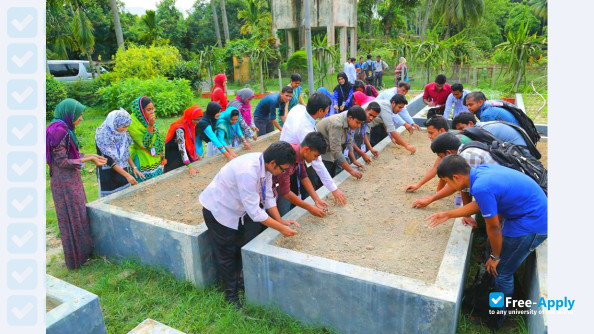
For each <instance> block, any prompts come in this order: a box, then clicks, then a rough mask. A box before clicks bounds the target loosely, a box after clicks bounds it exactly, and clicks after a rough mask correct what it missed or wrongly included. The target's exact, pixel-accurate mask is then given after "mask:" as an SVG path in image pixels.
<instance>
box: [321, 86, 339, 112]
mask: <svg viewBox="0 0 594 334" xmlns="http://www.w3.org/2000/svg"><path fill="white" fill-rule="evenodd" d="M316 92H318V93H322V94H324V95H326V96H328V98H329V99H330V101H332V103H331V104H330V109H329V111H328V113H326V116H324V117H328V116H332V115H335V114H337V113H338V110H337V109H338V108H334V106H335V104H334V100H333V99H334V95H332V94H331V93H330V92H329V91H328V89H327V88H326V87H320V88H318V90H317V91H316Z"/></svg>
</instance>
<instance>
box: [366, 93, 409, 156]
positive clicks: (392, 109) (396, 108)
mask: <svg viewBox="0 0 594 334" xmlns="http://www.w3.org/2000/svg"><path fill="white" fill-rule="evenodd" d="M372 102H375V103H377V104H379V106H380V108H381V112H380V114H379V117H377V118H375V119H374V120H373V121H372V122H371V123H369V125H368V127H367V133H368V134H369V135H370V144H371V145H373V146H375V145H376V144H377V143H379V142H380V141H381V140H383V139H384V138H385V137H378V135H376V134H377V133H378V132H377V131H376V132H372V128H375V127H381V129H380V130H383V127H384V126H385V131H387V133H388V134H389V135H390V139H391V140H392V142H393V143H394V144H398V145H401V146H402V147H404V148H405V149H406V150H408V151H409V152H410V153H411V154H414V153H415V152H416V148H415V147H414V146H412V145H410V144H409V143H407V142H406V141H405V140H404V139H403V138H402V136H400V134H399V133H398V131H396V130H397V127H396V124H395V123H394V118H393V116H394V115H397V114H398V113H400V112H401V110H402V109H403V108H404V106H405V105H407V104H408V101H406V98H405V97H404V95H402V94H396V95H394V96H393V97H392V99H391V100H390V101H386V100H374V101H372ZM372 102H370V103H372ZM368 106H369V104H364V105H363V108H367V107H368ZM413 123H414V122H413Z"/></svg>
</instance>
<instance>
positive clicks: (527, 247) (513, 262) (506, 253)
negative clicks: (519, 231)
mask: <svg viewBox="0 0 594 334" xmlns="http://www.w3.org/2000/svg"><path fill="white" fill-rule="evenodd" d="M546 239H547V235H546V234H528V235H524V236H521V237H515V238H512V237H503V244H502V248H501V254H500V257H501V260H500V261H499V264H498V265H497V277H495V291H496V292H503V294H504V295H505V297H506V298H507V297H512V296H513V294H514V273H515V272H516V270H518V268H519V267H520V265H521V264H522V262H524V260H526V258H527V257H528V255H530V253H532V252H533V251H534V250H535V249H536V247H538V246H539V245H540V244H541V243H542V242H543V241H545V240H546Z"/></svg>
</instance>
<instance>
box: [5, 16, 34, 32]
mask: <svg viewBox="0 0 594 334" xmlns="http://www.w3.org/2000/svg"><path fill="white" fill-rule="evenodd" d="M32 21H33V16H31V15H27V16H26V17H25V18H24V19H23V20H22V21H19V20H17V19H14V20H12V21H11V22H10V23H12V25H13V26H14V27H15V28H16V29H17V30H18V31H23V30H24V29H25V28H27V26H28V25H29V23H31V22H32Z"/></svg>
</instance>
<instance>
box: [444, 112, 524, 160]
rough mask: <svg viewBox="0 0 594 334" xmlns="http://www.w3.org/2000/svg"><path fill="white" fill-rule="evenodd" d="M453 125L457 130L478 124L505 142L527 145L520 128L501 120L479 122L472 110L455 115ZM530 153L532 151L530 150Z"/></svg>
mask: <svg viewBox="0 0 594 334" xmlns="http://www.w3.org/2000/svg"><path fill="white" fill-rule="evenodd" d="M452 126H453V127H454V128H456V130H460V131H462V130H464V129H466V128H468V127H473V126H476V127H477V128H481V129H485V130H487V131H488V132H489V133H491V134H492V135H493V136H495V137H496V138H497V139H499V140H501V141H502V142H505V143H512V144H514V145H519V146H527V145H526V140H525V139H524V137H522V135H521V134H520V132H518V130H516V129H514V128H513V127H512V126H510V125H508V124H505V123H502V122H501V121H490V122H478V121H477V120H476V117H474V114H473V113H471V112H468V111H467V112H462V113H460V114H458V116H456V117H454V120H453V121H452ZM528 153H530V152H528Z"/></svg>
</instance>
